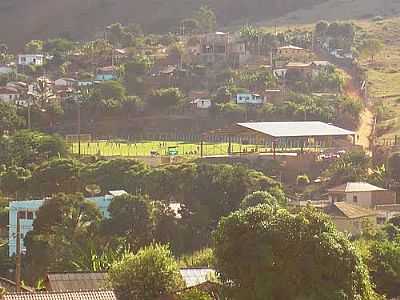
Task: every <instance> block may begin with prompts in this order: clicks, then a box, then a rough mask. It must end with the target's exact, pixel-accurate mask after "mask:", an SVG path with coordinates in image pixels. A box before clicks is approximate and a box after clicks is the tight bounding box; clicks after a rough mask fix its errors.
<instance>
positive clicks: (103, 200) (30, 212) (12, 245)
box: [8, 195, 113, 256]
mask: <svg viewBox="0 0 400 300" xmlns="http://www.w3.org/2000/svg"><path fill="white" fill-rule="evenodd" d="M86 199H87V200H89V201H92V202H94V203H95V204H96V205H97V207H98V208H99V210H100V213H101V214H102V216H103V217H104V218H108V217H109V212H108V206H109V205H110V203H111V200H112V199H113V196H111V195H105V196H101V197H89V198H86ZM43 203H44V200H27V201H12V202H10V204H9V207H10V210H9V225H10V227H9V232H8V251H9V256H13V255H14V254H15V253H16V237H17V214H18V212H24V214H25V217H24V218H20V228H21V251H22V252H24V251H26V248H25V245H24V238H25V236H26V234H27V233H28V232H30V231H32V230H33V221H34V220H35V219H36V213H37V211H38V210H39V208H40V207H41V206H42V205H43Z"/></svg>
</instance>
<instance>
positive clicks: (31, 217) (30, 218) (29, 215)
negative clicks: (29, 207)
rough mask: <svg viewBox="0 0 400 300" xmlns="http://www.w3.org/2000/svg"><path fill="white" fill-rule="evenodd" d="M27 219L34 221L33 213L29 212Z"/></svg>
mask: <svg viewBox="0 0 400 300" xmlns="http://www.w3.org/2000/svg"><path fill="white" fill-rule="evenodd" d="M26 218H27V219H28V220H33V211H28V212H27V213H26Z"/></svg>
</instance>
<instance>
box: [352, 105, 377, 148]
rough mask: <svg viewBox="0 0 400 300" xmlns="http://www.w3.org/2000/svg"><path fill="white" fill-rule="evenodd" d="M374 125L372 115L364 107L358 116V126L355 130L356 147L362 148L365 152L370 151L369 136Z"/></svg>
mask: <svg viewBox="0 0 400 300" xmlns="http://www.w3.org/2000/svg"><path fill="white" fill-rule="evenodd" d="M373 124H374V114H373V113H372V112H371V110H370V109H369V108H368V107H366V108H365V109H364V111H363V112H362V113H361V116H360V125H359V127H358V130H357V136H358V139H357V143H356V144H357V145H360V146H363V148H364V150H365V151H369V150H370V136H371V133H372V129H373Z"/></svg>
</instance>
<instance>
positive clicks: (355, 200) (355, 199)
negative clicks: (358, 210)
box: [353, 195, 358, 203]
mask: <svg viewBox="0 0 400 300" xmlns="http://www.w3.org/2000/svg"><path fill="white" fill-rule="evenodd" d="M353 202H354V203H357V202H358V199H357V196H356V195H354V196H353Z"/></svg>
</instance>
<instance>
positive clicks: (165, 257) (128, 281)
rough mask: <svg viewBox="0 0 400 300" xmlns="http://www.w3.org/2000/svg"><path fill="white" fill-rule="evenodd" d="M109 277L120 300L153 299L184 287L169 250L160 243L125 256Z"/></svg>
mask: <svg viewBox="0 0 400 300" xmlns="http://www.w3.org/2000/svg"><path fill="white" fill-rule="evenodd" d="M108 276H109V280H110V283H111V286H112V288H113V289H114V291H115V293H116V295H117V298H118V299H120V300H153V299H157V298H158V297H160V296H162V295H167V294H169V293H172V292H175V291H176V290H178V289H179V288H181V287H182V286H183V281H182V277H181V275H180V273H179V269H178V265H177V263H176V261H175V260H174V258H173V257H172V254H171V252H170V250H169V249H168V247H167V246H161V245H159V244H152V245H150V246H148V247H145V248H143V249H141V250H139V251H138V252H137V253H136V254H135V255H133V254H131V255H127V256H125V257H124V258H123V259H122V260H121V261H120V262H118V263H116V264H114V265H113V266H112V267H111V269H110V270H109V272H108Z"/></svg>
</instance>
